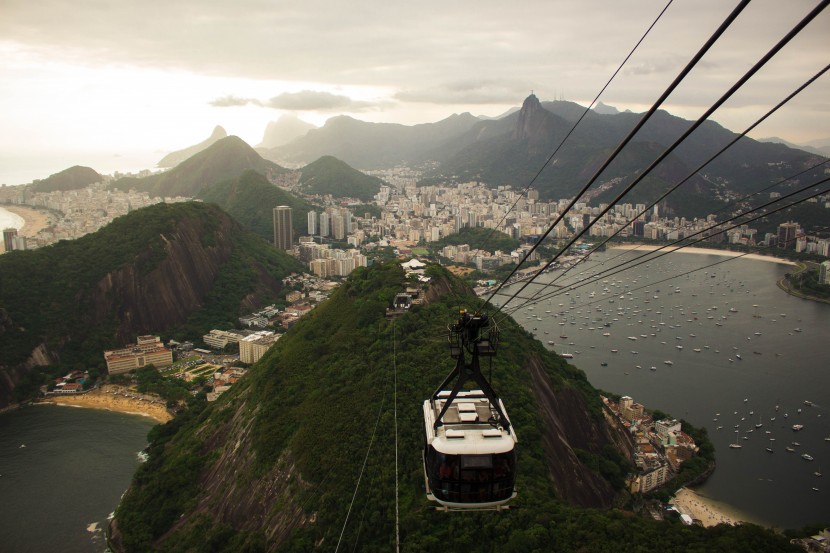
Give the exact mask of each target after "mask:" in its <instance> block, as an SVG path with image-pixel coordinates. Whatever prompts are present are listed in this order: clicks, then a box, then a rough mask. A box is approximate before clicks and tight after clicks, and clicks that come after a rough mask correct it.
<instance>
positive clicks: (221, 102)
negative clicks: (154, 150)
mask: <svg viewBox="0 0 830 553" xmlns="http://www.w3.org/2000/svg"><path fill="white" fill-rule="evenodd" d="M209 103H210V105H211V106H213V107H215V108H230V107H237V106H247V105H249V104H251V105H255V106H261V105H262V102H260V101H259V100H257V99H256V98H239V97H237V96H231V95H228V96H222V97H221V98H216V99H215V100H211V101H210V102H209Z"/></svg>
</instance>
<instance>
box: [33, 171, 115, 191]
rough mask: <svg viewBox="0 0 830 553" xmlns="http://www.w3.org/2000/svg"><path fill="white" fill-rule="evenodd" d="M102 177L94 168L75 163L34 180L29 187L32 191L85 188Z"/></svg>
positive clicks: (101, 180) (99, 180)
mask: <svg viewBox="0 0 830 553" xmlns="http://www.w3.org/2000/svg"><path fill="white" fill-rule="evenodd" d="M103 180H104V177H102V176H101V175H100V174H98V172H97V171H95V170H94V169H90V168H89V167H81V166H80V165H75V166H73V167H70V168H69V169H64V170H63V171H61V172H60V173H55V174H54V175H50V176H49V177H46V178H45V179H43V180H36V181H34V182H33V183H32V185H31V186H30V187H29V190H30V191H32V192H56V191H65V190H77V189H79V188H85V187H87V186H89V185H90V184H94V183H96V182H103Z"/></svg>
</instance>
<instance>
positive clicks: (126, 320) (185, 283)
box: [81, 216, 235, 343]
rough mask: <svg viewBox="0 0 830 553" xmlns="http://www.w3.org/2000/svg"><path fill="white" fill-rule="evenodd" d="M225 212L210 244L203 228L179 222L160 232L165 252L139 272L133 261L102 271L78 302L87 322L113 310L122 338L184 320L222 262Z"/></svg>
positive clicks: (226, 241)
mask: <svg viewBox="0 0 830 553" xmlns="http://www.w3.org/2000/svg"><path fill="white" fill-rule="evenodd" d="M233 225H235V223H234V222H233V220H232V219H231V218H230V217H227V216H226V217H223V218H221V219H219V228H218V229H217V230H216V231H215V234H214V238H215V241H214V244H213V245H212V246H209V247H206V246H205V245H204V244H203V243H202V236H203V235H204V234H205V233H206V232H207V231H206V229H205V228H203V225H201V224H199V223H198V222H196V221H194V222H193V223H190V224H185V225H179V226H178V228H177V229H176V231H175V232H174V233H173V234H172V235H170V236H163V239H164V242H165V257H164V259H163V260H162V261H161V263H159V264H158V266H157V267H156V268H155V269H154V270H152V271H150V272H149V273H147V274H142V273H141V271H140V269H139V268H138V267H137V266H136V264H132V265H128V266H126V267H122V268H119V269H116V270H114V271H112V272H110V273H108V274H107V275H106V276H105V277H104V278H103V279H101V280H100V281H99V282H98V285H97V286H96V288H95V289H94V290H93V291H92V292H91V293H90V294H89V296H87V297H85V298H83V299H82V301H81V303H82V304H83V303H88V304H89V305H90V306H91V310H90V313H91V318H92V323H93V324H98V323H101V322H103V321H105V320H107V318H109V317H112V316H115V318H116V319H117V321H118V339H119V340H120V341H121V342H123V343H127V342H129V341H130V340H133V339H135V336H136V335H139V334H145V333H148V332H160V331H161V330H163V329H168V328H171V327H173V326H175V325H178V324H181V323H183V322H185V321H186V320H187V318H188V316H189V315H190V314H191V313H193V311H195V310H196V309H198V308H199V307H201V306H202V302H203V300H204V298H205V296H206V295H207V293H208V292H209V291H210V288H211V285H212V284H213V282H214V280H215V279H216V276H217V274H218V273H219V270H220V269H221V267H222V265H223V264H224V263H225V262H227V260H228V259H229V258H230V255H231V249H232V246H231V240H230V233H231V231H232V226H233Z"/></svg>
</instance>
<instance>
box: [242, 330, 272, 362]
mask: <svg viewBox="0 0 830 553" xmlns="http://www.w3.org/2000/svg"><path fill="white" fill-rule="evenodd" d="M281 336H282V334H274V333H273V332H271V331H270V330H262V331H260V332H255V333H254V334H251V335H250V336H246V337H245V338H243V339H241V340H240V341H239V360H240V361H242V362H243V363H248V364H249V365H250V364H251V363H256V362H257V361H259V359H260V358H261V357H262V356H263V355H265V352H266V351H268V350H269V349H270V348H271V346H273V345H274V343H275V342H276V341H277V340H279V339H280V337H281Z"/></svg>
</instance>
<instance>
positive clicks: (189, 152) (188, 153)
mask: <svg viewBox="0 0 830 553" xmlns="http://www.w3.org/2000/svg"><path fill="white" fill-rule="evenodd" d="M227 136H228V133H227V131H225V129H223V128H222V127H221V126H220V125H216V127H214V129H213V132H212V133H210V136H209V137H207V138H206V139H205V140H203V141H201V142H199V143H198V144H194V145H193V146H188V147H187V148H183V149H181V150H177V151H175V152H170V153H169V154H167V155H166V156H164V157H163V158H161V160H160V161H159V162H158V163H157V164H156V165H157V166H158V167H163V168H170V167H175V166H176V165H178V164H179V163H181V162H182V161H184V160H186V159H187V158H189V157H192V156H194V155H196V154H198V153H199V152H201V151H202V150H206V149H208V148H209V147H211V146H213V144H215V143H216V142H218V141H220V140H222V139H223V138H225V137H227Z"/></svg>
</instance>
